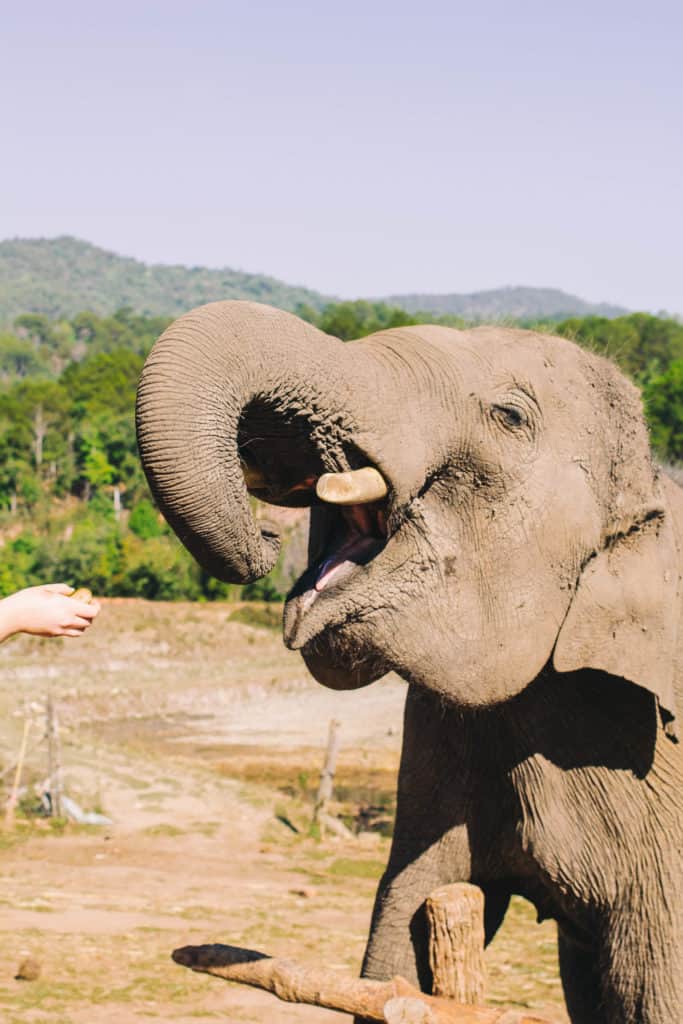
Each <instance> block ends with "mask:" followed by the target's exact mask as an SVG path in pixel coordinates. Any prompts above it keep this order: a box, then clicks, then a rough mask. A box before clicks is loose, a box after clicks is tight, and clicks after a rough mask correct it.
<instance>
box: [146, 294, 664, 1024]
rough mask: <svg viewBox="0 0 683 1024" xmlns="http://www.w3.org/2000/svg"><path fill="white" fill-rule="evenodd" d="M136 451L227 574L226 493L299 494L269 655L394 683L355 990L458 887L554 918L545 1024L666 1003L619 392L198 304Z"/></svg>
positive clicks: (407, 335) (643, 544)
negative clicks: (388, 790)
mask: <svg viewBox="0 0 683 1024" xmlns="http://www.w3.org/2000/svg"><path fill="white" fill-rule="evenodd" d="M138 436H139V443H140V452H141V457H142V460H143V465H144V467H145V471H146V473H147V477H148V479H149V482H150V484H151V487H152V490H153V492H154V494H155V496H156V499H157V501H158V503H159V505H160V507H161V509H162V510H163V512H164V514H165V515H166V517H167V518H168V520H169V522H170V523H171V525H172V526H173V528H174V529H175V530H176V532H177V533H178V535H179V536H180V538H181V539H182V540H183V542H184V543H185V544H186V545H187V547H188V548H189V549H190V551H192V553H193V554H194V555H195V557H196V558H197V559H198V561H199V562H200V563H201V564H202V565H203V566H204V567H205V568H206V569H207V570H208V571H209V572H211V573H213V574H214V575H216V576H218V577H219V578H222V579H225V580H233V581H238V582H246V581H248V580H253V579H256V578H258V577H260V576H262V575H264V574H265V573H267V572H268V571H269V569H270V568H271V567H272V565H273V564H274V562H275V560H276V558H277V554H278V549H279V541H278V538H277V536H276V535H275V534H274V533H273V532H272V531H268V530H267V529H265V528H264V529H261V528H260V527H259V525H258V524H257V523H256V522H255V521H254V519H253V517H252V515H251V512H250V505H249V493H251V494H252V495H254V496H256V497H257V498H260V499H262V500H264V501H267V502H270V503H273V504H283V505H291V506H310V508H311V529H310V545H309V567H308V569H307V570H306V572H305V573H304V574H303V576H302V577H301V579H300V580H299V581H298V582H297V584H296V585H295V587H294V588H293V590H292V593H291V594H290V595H289V598H288V601H287V604H286V608H285V641H286V643H287V644H288V645H289V646H290V647H293V648H297V649H299V650H300V651H301V653H302V655H303V657H304V659H305V661H306V663H307V665H308V666H309V668H310V670H311V671H312V673H313V675H314V676H315V677H316V678H317V679H318V680H319V681H320V682H322V683H324V684H325V685H327V686H332V687H337V688H344V689H348V688H353V687H357V686H363V685H365V684H367V683H370V682H372V681H373V680H375V679H378V678H379V677H380V676H382V675H383V674H385V673H386V672H388V671H390V670H394V671H396V672H398V673H399V674H400V675H401V676H402V677H403V678H404V679H406V680H407V681H408V683H409V689H408V697H407V702H406V711H405V736H404V747H403V754H402V760H401V769H400V774H399V783H398V809H397V819H396V829H395V834H394V840H393V844H392V850H391V856H390V860H389V865H388V867H387V871H386V873H385V875H384V877H383V879H382V881H381V883H380V887H379V891H378V895H377V900H376V905H375V911H374V915H373V924H372V929H371V935H370V940H369V944H368V950H367V954H366V959H365V965H364V973H365V974H366V975H367V976H369V977H374V978H388V977H390V976H391V975H393V974H401V975H403V976H405V977H407V978H408V979H410V980H418V981H419V982H420V984H421V985H422V986H423V988H426V987H428V986H429V984H430V977H429V967H428V962H427V957H426V945H425V922H424V906H423V905H424V900H425V897H426V896H427V894H428V893H429V892H430V891H431V890H432V889H434V888H435V887H436V886H438V885H441V884H444V883H447V882H451V881H458V880H466V881H467V880H471V881H473V882H475V883H476V884H478V885H480V886H481V887H482V889H483V890H484V893H485V897H486V929H487V936H488V938H489V939H490V938H491V937H492V936H493V934H494V933H495V931H496V929H497V927H498V926H499V924H500V922H501V921H502V919H503V917H504V914H505V911H506V908H507V905H508V901H509V899H510V895H511V894H513V893H519V894H522V895H524V896H526V897H527V898H528V899H529V900H531V901H532V902H533V903H534V904H535V906H536V908H537V909H538V913H539V917H552V918H554V919H555V920H556V921H557V923H558V927H559V945H560V966H561V973H562V980H563V984H564V989H565V994H566V999H567V1005H568V1009H569V1013H570V1016H571V1019H572V1020H573V1021H575V1022H582V1024H588V1022H591V1024H601V1022H610V1024H627V1022H628V1024H673V1022H674V1021H678V1020H679V1019H680V1016H681V1012H682V1011H683V967H682V964H683V949H682V948H681V944H682V942H681V940H682V939H683V934H682V932H683V923H682V914H683V907H682V904H683V892H682V880H681V875H682V872H683V866H682V857H683V855H682V845H683V759H682V756H681V747H680V746H679V745H678V742H677V722H676V704H677V702H678V703H679V704H680V702H681V700H682V699H683V697H682V694H681V687H682V679H683V670H682V668H681V665H682V663H683V632H682V630H681V626H680V618H681V565H682V564H683V555H682V550H683V548H682V545H683V495H682V494H681V492H680V491H679V489H678V487H676V486H675V485H674V484H673V483H672V482H671V480H670V479H668V478H667V477H666V476H665V475H664V474H663V473H662V472H661V471H659V470H658V469H657V468H656V467H655V466H653V464H652V462H651V458H650V453H649V444H648V435H647V430H646V427H645V424H644V421H643V416H642V410H641V405H640V399H639V396H638V394H637V392H636V390H635V388H634V387H633V386H632V385H631V384H630V383H629V382H628V381H627V380H626V379H625V378H624V377H623V376H622V375H621V373H620V372H619V371H618V370H617V369H616V368H615V367H614V366H613V365H612V364H610V363H608V362H607V361H605V360H603V359H601V358H599V357H597V356H595V355H593V354H591V353H588V352H586V351H584V350H581V349H580V348H578V347H577V346H576V345H574V344H572V343H571V342H569V341H566V340H564V339H560V338H554V337H548V336H544V335H541V334H536V333H533V332H529V331H522V330H512V329H505V328H499V327H481V328H477V329H475V330H468V331H457V330H451V329H449V328H444V327H436V326H420V327H405V328H399V329H395V330H389V331H384V332H381V333H379V334H376V335H373V336H371V337H369V338H364V339H362V340H359V341H357V342H353V343H351V344H348V345H344V344H342V343H341V342H340V341H339V340H337V339H335V338H330V337H328V336H327V335H325V334H323V333H321V332H320V331H318V330H317V329H316V328H314V327H312V326H311V325H309V324H305V323H303V322H302V321H300V320H299V319H297V318H296V317H294V316H292V315H291V314H288V313H283V312H280V311H277V310H274V309H270V308H268V307H266V306H260V305H256V304H253V303H247V302H225V303H213V304H211V305H209V306H205V307H202V308H200V309H198V310H194V311H193V312H192V313H189V314H187V316H185V317H181V318H180V319H179V320H178V321H176V322H175V324H173V325H171V327H170V328H169V329H168V331H166V332H165V334H164V335H162V337H161V339H160V340H159V341H158V342H157V344H156V346H155V348H154V349H153V351H152V353H151V355H150V357H149V359H148V361H147V364H146V366H145V370H144V372H143V376H142V380H141V384H140V390H139V396H138Z"/></svg>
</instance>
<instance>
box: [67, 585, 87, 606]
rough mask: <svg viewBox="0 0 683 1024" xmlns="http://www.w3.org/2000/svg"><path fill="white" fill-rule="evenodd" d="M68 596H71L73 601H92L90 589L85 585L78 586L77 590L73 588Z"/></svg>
mask: <svg viewBox="0 0 683 1024" xmlns="http://www.w3.org/2000/svg"><path fill="white" fill-rule="evenodd" d="M69 597H73V599H74V600H75V601H82V602H83V603H84V604H90V602H91V601H92V591H90V590H88V588H87V587H79V588H78V590H74V592H73V594H69Z"/></svg>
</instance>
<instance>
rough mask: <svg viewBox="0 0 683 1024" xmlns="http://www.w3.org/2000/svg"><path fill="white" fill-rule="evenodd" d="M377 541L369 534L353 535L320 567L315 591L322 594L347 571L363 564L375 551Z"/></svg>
mask: <svg viewBox="0 0 683 1024" xmlns="http://www.w3.org/2000/svg"><path fill="white" fill-rule="evenodd" d="M376 547H377V540H376V539H375V538H374V537H370V536H368V535H367V534H358V533H356V534H353V535H352V536H351V537H349V539H348V540H347V541H346V542H345V543H344V544H342V546H341V547H340V548H338V549H337V550H336V551H335V552H334V554H333V555H330V557H329V558H326V559H325V560H324V561H323V563H322V565H321V566H320V571H319V573H318V579H317V580H316V583H315V589H316V590H317V591H318V592H320V591H321V590H324V589H325V587H327V586H329V584H330V583H332V581H333V580H335V579H339V577H340V576H342V575H343V574H344V573H345V571H347V570H348V569H351V568H353V567H354V566H356V565H360V564H362V562H363V561H364V560H366V559H367V558H368V556H369V555H370V554H371V553H372V552H374V551H375V549H376Z"/></svg>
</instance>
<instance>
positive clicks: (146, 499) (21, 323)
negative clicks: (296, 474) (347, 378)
mask: <svg viewBox="0 0 683 1024" xmlns="http://www.w3.org/2000/svg"><path fill="white" fill-rule="evenodd" d="M298 312H299V314H300V315H301V316H303V317H304V318H305V319H307V320H309V321H310V322H312V323H315V324H316V325H317V326H318V327H319V328H320V329H321V330H323V331H325V332H326V333H328V334H332V335H334V336H336V337H339V338H342V339H344V340H349V339H353V338H357V337H362V336H364V335H366V334H370V333H373V332H375V331H379V330H387V329H390V328H395V327H401V326H405V325H408V324H414V323H422V322H430V323H434V322H436V323H448V324H454V325H455V326H466V325H464V324H463V322H462V321H460V320H457V319H456V318H453V317H434V316H431V315H429V314H418V313H415V314H408V313H406V312H405V311H404V310H402V309H397V308H395V307H392V306H388V305H386V304H384V303H379V302H377V303H373V302H365V301H359V302H341V303H334V304H332V305H328V306H326V307H325V308H324V309H323V310H316V309H314V308H312V307H310V306H308V307H307V306H301V307H299V310H298ZM167 322H168V321H167V320H166V319H165V318H161V317H144V316H139V315H137V314H134V313H132V312H131V310H129V309H122V310H119V311H118V312H117V313H114V314H113V315H112V316H106V317H99V316H97V315H95V314H94V313H92V312H83V313H79V314H77V315H76V316H74V317H73V319H72V320H69V321H67V320H50V319H49V318H48V317H46V316H43V315H40V314H34V313H31V314H26V315H22V316H19V317H17V319H16V321H15V326H14V331H13V332H5V333H4V334H0V540H4V545H3V547H2V557H0V594H6V593H9V592H11V591H12V590H15V589H18V588H19V587H22V586H27V585H29V584H34V583H39V582H44V581H45V580H47V579H64V580H66V581H67V582H71V583H83V584H85V585H88V586H90V587H91V588H92V589H94V590H97V591H98V592H99V593H101V594H109V595H122V596H142V597H148V598H152V599H163V600H176V599H178V598H192V599H197V600H215V599H226V598H237V597H242V598H245V599H250V598H253V599H258V600H266V601H270V600H281V599H282V597H283V595H284V594H285V592H286V591H287V590H288V588H289V586H290V585H291V582H292V580H293V578H294V575H295V574H296V573H295V569H294V564H295V563H296V562H297V558H298V557H299V554H300V552H298V546H299V544H300V541H299V540H297V542H296V543H294V542H291V543H288V542H287V541H285V543H284V544H283V558H282V559H281V561H280V563H279V565H278V567H277V568H276V569H275V570H274V571H273V572H272V573H271V574H270V576H269V577H267V578H266V579H265V580H261V581H258V582H257V583H254V584H250V585H249V586H248V587H245V588H239V587H236V586H233V585H230V584H225V583H221V582H220V581H218V580H214V579H211V578H210V577H209V576H208V575H207V574H206V573H205V572H203V570H201V569H200V568H199V567H198V566H197V565H196V563H195V562H194V561H193V560H192V558H191V556H190V555H189V554H188V553H187V551H186V550H185V549H184V548H183V547H182V546H181V545H180V544H179V542H178V541H177V540H176V538H175V536H174V535H173V534H172V533H171V531H170V530H169V528H168V526H167V525H166V524H165V522H164V521H163V519H162V517H161V516H160V515H159V512H158V510H157V509H156V507H155V506H154V503H153V501H152V498H151V495H150V493H149V491H148V488H147V484H146V481H145V479H144V475H143V473H142V470H141V467H140V461H139V458H138V454H137V448H136V440H135V427H134V406H135V392H136V387H137V382H138V378H139V375H140V371H141V369H142V365H143V362H144V358H145V354H146V353H147V352H148V351H149V349H150V347H151V345H152V343H153V341H154V339H155V338H156V337H157V335H158V334H159V333H160V332H161V331H162V330H163V329H164V328H165V327H166V324H167ZM527 326H536V327H538V328H541V329H544V330H548V331H556V332H557V333H559V334H560V335H562V336H565V337H569V338H573V339H574V340H576V341H577V342H578V343H579V344H580V345H584V346H585V347H587V348H590V349H591V350H594V351H598V352H601V353H603V354H605V355H607V356H608V357H610V358H612V359H614V360H615V361H616V362H618V363H619V365H620V366H621V367H622V368H623V369H624V370H625V372H626V373H628V374H630V375H631V377H633V379H634V380H635V381H636V382H637V383H638V384H639V385H640V386H641V388H642V390H643V396H644V402H645V409H646V413H647V416H648V419H649V422H650V427H651V435H652V443H653V446H654V448H655V449H656V451H657V453H658V454H659V455H660V456H661V457H663V458H666V459H669V460H673V461H675V460H683V325H682V324H681V323H679V322H678V321H676V320H673V319H670V318H662V317H654V316H649V315H647V314H644V313H633V314H630V315H628V316H623V317H617V318H616V319H607V318H604V317H595V316H590V317H584V318H572V319H569V320H565V321H562V322H561V323H559V324H545V325H544V324H541V325H538V324H536V325H527Z"/></svg>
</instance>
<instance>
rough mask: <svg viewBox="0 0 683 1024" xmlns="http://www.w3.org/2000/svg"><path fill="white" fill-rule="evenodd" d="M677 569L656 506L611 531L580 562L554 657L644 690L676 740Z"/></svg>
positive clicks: (666, 523)
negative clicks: (598, 547)
mask: <svg viewBox="0 0 683 1024" xmlns="http://www.w3.org/2000/svg"><path fill="white" fill-rule="evenodd" d="M677 566H678V555H677V550H676V540H675V536H674V529H673V526H672V523H671V520H670V517H669V516H668V515H667V514H666V512H665V511H664V510H663V509H662V508H661V507H658V508H656V509H654V510H651V511H649V512H648V513H646V514H645V515H643V516H642V518H640V520H639V521H637V522H636V523H634V524H633V525H632V526H631V527H630V528H629V529H626V530H624V531H622V532H620V533H617V534H616V535H613V536H612V537H611V538H610V539H609V540H608V541H607V542H606V544H605V546H604V548H603V549H602V550H601V551H599V552H598V553H597V554H596V555H594V556H593V558H591V559H590V560H589V562H588V563H587V564H586V566H585V567H584V569H583V572H582V573H581V576H580V578H579V582H578V586H577V589H576V592H575V594H574V597H573V599H572V603H571V605H570V607H569V611H568V612H567V616H566V618H565V620H564V622H563V624H562V626H561V628H560V632H559V635H558V638H557V642H556V645H555V651H554V654H553V664H554V666H555V668H556V669H557V671H558V672H574V671H577V670H579V669H582V668H593V669H599V670H600V671H602V672H609V673H610V674H611V675H614V676H621V677H622V678H623V679H627V680H629V681H630V682H632V683H635V684H636V685H637V686H641V687H643V688H644V689H646V690H649V691H650V692H651V693H653V694H654V695H655V697H656V698H657V701H658V703H659V709H660V714H661V717H662V721H663V723H664V728H665V731H666V734H667V736H669V738H670V739H672V740H674V741H675V742H677V741H678V731H677V725H676V707H675V696H674V685H673V683H674V671H675V665H676V654H677V651H676V648H677V632H678V614H679V609H678V603H679V602H678V569H677Z"/></svg>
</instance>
